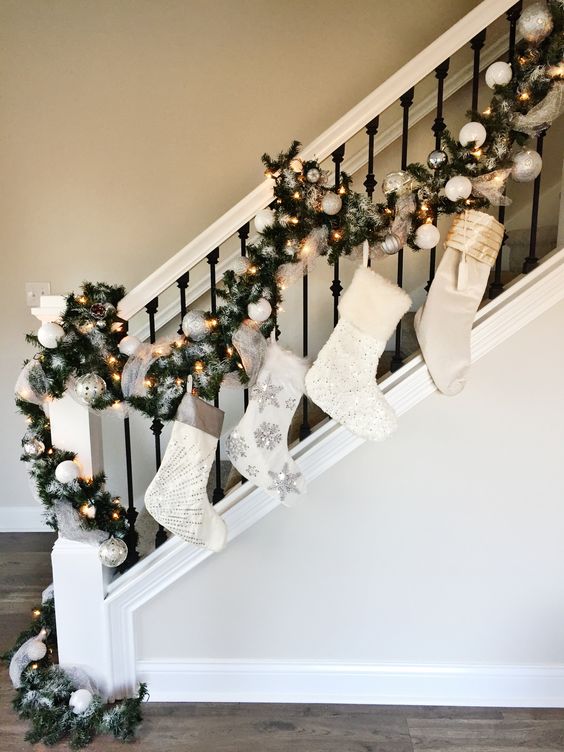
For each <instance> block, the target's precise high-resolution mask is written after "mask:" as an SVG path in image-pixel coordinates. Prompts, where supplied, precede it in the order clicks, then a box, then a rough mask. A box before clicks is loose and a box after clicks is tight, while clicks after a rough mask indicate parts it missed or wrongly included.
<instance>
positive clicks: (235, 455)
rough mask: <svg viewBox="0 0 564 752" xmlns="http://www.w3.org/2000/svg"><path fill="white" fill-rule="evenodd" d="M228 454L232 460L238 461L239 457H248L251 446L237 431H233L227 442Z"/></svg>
mask: <svg viewBox="0 0 564 752" xmlns="http://www.w3.org/2000/svg"><path fill="white" fill-rule="evenodd" d="M226 448H227V454H228V455H229V457H230V458H231V459H232V460H238V459H239V457H246V456H247V452H248V450H249V445H248V444H247V442H246V441H245V439H244V438H243V437H242V436H240V435H239V434H238V433H237V431H233V432H232V433H231V434H230V435H229V436H228V437H227V442H226Z"/></svg>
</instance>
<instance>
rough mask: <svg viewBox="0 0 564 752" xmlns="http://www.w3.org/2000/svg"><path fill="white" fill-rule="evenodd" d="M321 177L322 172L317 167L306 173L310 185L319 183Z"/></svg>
mask: <svg viewBox="0 0 564 752" xmlns="http://www.w3.org/2000/svg"><path fill="white" fill-rule="evenodd" d="M320 177H321V171H320V170H318V169H317V167H310V168H309V170H308V171H307V172H306V178H307V181H308V183H317V182H319V178H320Z"/></svg>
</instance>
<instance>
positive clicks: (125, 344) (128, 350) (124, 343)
mask: <svg viewBox="0 0 564 752" xmlns="http://www.w3.org/2000/svg"><path fill="white" fill-rule="evenodd" d="M140 346H141V340H140V339H139V337H136V336H135V335H133V334H128V335H127V337H124V338H123V339H121V340H120V342H119V345H118V349H119V351H120V353H121V354H122V355H127V357H128V358H129V357H130V356H131V355H135V353H136V352H137V350H138V349H139V347H140Z"/></svg>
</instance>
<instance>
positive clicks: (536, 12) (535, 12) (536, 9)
mask: <svg viewBox="0 0 564 752" xmlns="http://www.w3.org/2000/svg"><path fill="white" fill-rule="evenodd" d="M553 26H554V22H553V20H552V16H551V14H550V11H549V10H548V8H547V7H546V5H545V4H544V3H533V5H529V7H528V8H525V10H524V11H523V12H522V13H521V15H520V16H519V20H518V21H517V34H520V35H521V36H522V37H523V38H524V39H526V40H527V42H532V43H533V44H538V43H539V42H542V40H543V39H546V37H547V36H548V35H549V34H550V32H551V31H552V28H553Z"/></svg>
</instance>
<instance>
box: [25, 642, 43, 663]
mask: <svg viewBox="0 0 564 752" xmlns="http://www.w3.org/2000/svg"><path fill="white" fill-rule="evenodd" d="M26 652H27V657H28V658H29V660H30V661H40V660H41V659H42V658H45V656H46V655H47V645H46V644H45V643H44V642H43V641H42V640H39V639H37V640H33V641H32V642H30V643H29V645H28V646H27V649H26Z"/></svg>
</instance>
